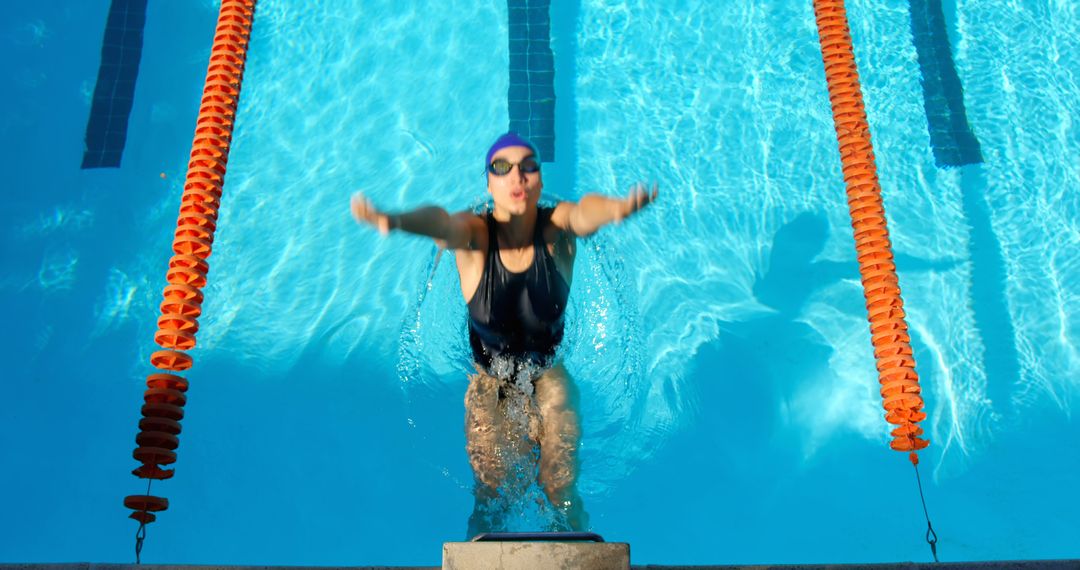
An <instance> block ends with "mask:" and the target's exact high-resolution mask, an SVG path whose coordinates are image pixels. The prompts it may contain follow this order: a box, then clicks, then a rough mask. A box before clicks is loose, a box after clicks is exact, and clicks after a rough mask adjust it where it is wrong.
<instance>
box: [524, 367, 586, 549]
mask: <svg viewBox="0 0 1080 570" xmlns="http://www.w3.org/2000/svg"><path fill="white" fill-rule="evenodd" d="M577 403H578V394H577V388H576V387H575V386H574V384H573V381H572V380H571V379H570V376H569V375H568V374H567V373H566V368H564V367H563V365H562V364H561V363H560V364H557V365H555V366H554V367H552V368H550V369H549V370H547V371H546V372H544V374H543V375H541V376H540V378H539V379H538V380H537V381H536V404H537V407H538V408H539V410H540V417H541V422H542V425H541V429H540V438H539V439H540V477H539V482H540V487H541V488H543V489H544V493H545V494H546V495H547V497H548V500H549V501H551V504H552V506H554V507H555V508H556V509H557V510H559V512H561V513H562V514H563V515H564V516H565V517H566V522H567V524H568V525H569V526H570V530H574V531H584V530H586V528H587V527H588V524H589V517H588V515H587V514H586V513H585V507H584V505H583V504H582V501H581V497H580V496H579V495H578V492H577V487H576V483H577V473H578V443H579V442H580V441H581V419H580V418H579V417H578V412H577Z"/></svg>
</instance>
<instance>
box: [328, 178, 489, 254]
mask: <svg viewBox="0 0 1080 570" xmlns="http://www.w3.org/2000/svg"><path fill="white" fill-rule="evenodd" d="M349 209H350V210H351V211H352V215H353V217H354V218H356V221H358V222H361V223H365V224H368V225H371V226H373V227H375V228H376V229H378V230H379V233H381V234H383V235H386V234H388V233H390V231H391V230H401V231H404V232H408V233H411V234H416V235H421V236H427V237H430V238H432V239H434V240H435V241H436V242H438V244H439V246H440V247H445V248H448V249H472V248H474V247H475V245H474V244H475V243H476V235H477V232H480V231H484V226H483V220H481V219H480V218H478V217H476V216H475V215H472V214H470V213H468V212H461V213H458V214H450V213H448V212H447V211H446V210H444V209H442V208H440V207H438V206H423V207H420V208H417V209H415V210H409V211H407V212H401V213H396V214H390V213H387V212H383V211H380V210H379V209H378V208H376V207H375V206H374V205H373V204H372V203H371V200H368V199H367V197H366V196H364V195H363V194H362V193H359V192H357V193H356V194H353V196H352V199H351V200H350V202H349Z"/></svg>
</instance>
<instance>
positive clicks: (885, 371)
mask: <svg viewBox="0 0 1080 570" xmlns="http://www.w3.org/2000/svg"><path fill="white" fill-rule="evenodd" d="M814 15H815V17H816V19H817V26H818V38H819V40H820V41H821V56H822V59H823V60H824V62H825V79H826V81H827V82H828V86H829V101H830V102H831V103H832V110H833V122H834V124H835V126H836V139H837V142H838V143H839V146H840V160H841V162H842V163H843V171H844V182H845V184H846V185H847V195H848V208H849V210H850V212H851V225H852V227H853V228H854V229H855V249H856V252H857V258H858V260H859V273H861V274H862V283H863V291H864V293H865V295H866V310H867V313H868V317H869V320H870V339H871V342H872V343H873V345H874V358H875V359H876V360H877V369H878V381H879V383H880V384H881V397H882V399H883V400H884V407H885V420H886V421H887V422H889V423H891V424H893V425H896V426H897V427H896V428H895V429H893V430H892V432H891V435H892V436H893V440H892V442H890V443H889V446H890V447H892V448H893V449H895V450H896V451H904V452H908V459H909V460H910V461H911V464H912V465H913V466H914V467H915V476H916V480H919V456H918V454H917V453H916V452H918V450H920V449H923V448H925V447H926V446H928V445H930V442H928V441H926V440H925V439H922V438H920V437H919V436H920V435H922V434H923V430H922V428H920V427H919V426H918V422H920V421H922V420H924V419H926V413H924V412H923V411H922V408H923V399H922V396H921V395H920V394H921V388H920V386H919V375H918V374H917V373H916V372H915V358H914V356H913V353H912V350H911V337H910V336H909V335H908V332H907V330H908V329H907V323H906V322H905V321H904V301H903V300H902V299H901V298H900V286H899V280H898V279H897V277H896V264H895V263H894V262H893V255H892V244H891V243H890V242H889V230H888V228H887V227H886V222H885V207H884V205H883V204H882V201H881V185H880V183H879V182H878V176H877V166H876V165H875V163H874V148H873V146H872V145H871V143H870V125H869V123H868V122H867V120H866V110H865V107H864V106H863V100H862V90H861V88H860V86H859V70H858V68H857V67H856V65H855V52H854V48H853V47H852V43H851V32H850V30H849V28H848V20H847V11H846V10H845V9H844V0H814ZM919 494H920V497H921V496H922V481H921V480H919ZM923 511H924V512H925V511H926V501H925V498H924V499H923ZM926 522H927V532H926V540H927V542H928V543H929V544H930V550H931V552H932V553H933V555H934V561H935V562H936V561H937V546H936V545H937V535H936V534H935V533H934V530H933V527H932V526H931V525H930V517H929V514H927V519H926Z"/></svg>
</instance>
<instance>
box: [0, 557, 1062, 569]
mask: <svg viewBox="0 0 1080 570" xmlns="http://www.w3.org/2000/svg"><path fill="white" fill-rule="evenodd" d="M439 568H440V567H439V566H215V565H174V564H141V565H135V564H97V563H92V562H73V563H67V564H64V563H56V564H0V570H438V569H439ZM630 568H631V569H632V570H840V569H849V568H851V569H854V568H859V569H862V568H867V569H872V570H942V569H946V568H948V569H957V568H972V569H977V570H1005V569H1013V568H1016V569H1023V570H1059V569H1060V570H1065V569H1069V570H1076V569H1080V559H1077V560H1007V561H994V562H942V563H938V564H935V563H927V562H895V563H884V564H753V565H715V566H713V565H698V566H679V565H673V566H668V565H663V564H646V565H639V564H633V565H631V566H630Z"/></svg>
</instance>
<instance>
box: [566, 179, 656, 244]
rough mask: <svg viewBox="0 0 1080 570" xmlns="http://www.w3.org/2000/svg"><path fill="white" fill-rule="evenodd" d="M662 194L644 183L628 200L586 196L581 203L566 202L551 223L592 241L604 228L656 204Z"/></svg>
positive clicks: (635, 188)
mask: <svg viewBox="0 0 1080 570" xmlns="http://www.w3.org/2000/svg"><path fill="white" fill-rule="evenodd" d="M658 194H659V190H658V188H657V185H656V184H653V187H652V191H649V188H648V187H647V186H645V185H644V184H642V183H640V182H639V183H637V184H635V185H634V186H632V187H631V188H630V193H629V194H628V195H627V196H626V197H625V198H609V197H608V196H601V195H600V194H586V195H585V196H584V197H582V198H581V201H579V202H578V203H576V204H575V203H573V202H562V203H561V204H559V206H558V207H556V208H555V211H554V212H552V214H551V223H552V224H554V225H555V226H556V227H559V228H560V229H562V230H564V231H568V232H570V233H572V234H574V235H575V236H577V237H588V236H591V235H593V234H594V233H596V231H597V230H599V229H600V228H602V227H604V226H606V225H608V224H610V223H616V224H618V223H619V222H621V221H623V220H625V219H626V218H628V217H630V216H632V215H634V214H635V213H637V212H638V211H640V210H641V209H642V208H644V207H645V206H648V205H649V204H651V203H652V202H653V201H654V200H656V197H657V195H658Z"/></svg>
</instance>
